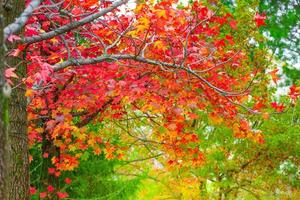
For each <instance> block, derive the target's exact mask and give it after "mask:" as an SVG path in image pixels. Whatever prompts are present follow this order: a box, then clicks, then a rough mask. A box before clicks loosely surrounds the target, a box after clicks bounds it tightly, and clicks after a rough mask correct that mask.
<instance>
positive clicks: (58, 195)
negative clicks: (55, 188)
mask: <svg viewBox="0 0 300 200" xmlns="http://www.w3.org/2000/svg"><path fill="white" fill-rule="evenodd" d="M56 195H57V197H58V198H59V199H65V198H67V197H68V196H69V195H68V193H66V192H57V193H56Z"/></svg>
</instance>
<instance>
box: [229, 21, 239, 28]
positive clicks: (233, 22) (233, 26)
mask: <svg viewBox="0 0 300 200" xmlns="http://www.w3.org/2000/svg"><path fill="white" fill-rule="evenodd" d="M229 25H230V27H231V28H232V29H234V30H237V26H236V25H237V22H236V21H235V20H231V21H230V22H229Z"/></svg>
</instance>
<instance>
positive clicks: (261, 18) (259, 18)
mask: <svg viewBox="0 0 300 200" xmlns="http://www.w3.org/2000/svg"><path fill="white" fill-rule="evenodd" d="M265 20H266V14H259V13H256V14H255V16H254V21H255V23H256V26H257V27H258V28H259V27H261V26H264V25H265Z"/></svg>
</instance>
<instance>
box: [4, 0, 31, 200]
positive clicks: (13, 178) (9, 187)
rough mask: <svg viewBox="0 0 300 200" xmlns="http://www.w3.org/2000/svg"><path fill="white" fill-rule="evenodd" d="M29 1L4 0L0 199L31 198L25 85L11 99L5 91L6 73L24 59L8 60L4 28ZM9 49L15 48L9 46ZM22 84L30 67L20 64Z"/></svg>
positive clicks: (14, 92) (22, 199) (13, 92)
mask: <svg viewBox="0 0 300 200" xmlns="http://www.w3.org/2000/svg"><path fill="white" fill-rule="evenodd" d="M24 4H25V1H20V0H2V1H1V4H0V5H4V6H0V7H1V8H0V15H1V16H0V18H1V19H2V23H1V24H0V26H1V32H0V35H1V36H0V44H1V46H0V59H1V64H0V89H1V91H0V199H1V200H2V199H3V200H25V199H29V192H28V189H29V166H28V165H29V163H28V141H27V122H26V121H27V115H26V98H25V95H24V94H25V85H24V84H22V85H20V86H18V87H16V88H15V89H13V90H12V93H11V96H10V98H9V97H6V96H7V95H5V94H4V92H3V87H5V80H4V75H3V73H4V70H5V68H6V67H7V66H6V64H5V63H7V64H8V66H10V67H14V66H15V65H16V64H17V63H18V62H20V60H19V59H18V58H7V57H5V54H6V52H5V48H4V45H3V28H4V27H5V26H7V25H8V24H10V23H11V22H13V21H14V20H15V18H17V17H18V16H19V15H20V14H21V13H22V11H23V10H24V7H25V5H24ZM6 46H7V47H8V49H10V48H12V47H10V46H9V44H7V43H6ZM17 74H18V76H19V79H18V81H21V80H22V78H23V77H25V76H26V66H25V65H18V67H17ZM15 85H17V84H15Z"/></svg>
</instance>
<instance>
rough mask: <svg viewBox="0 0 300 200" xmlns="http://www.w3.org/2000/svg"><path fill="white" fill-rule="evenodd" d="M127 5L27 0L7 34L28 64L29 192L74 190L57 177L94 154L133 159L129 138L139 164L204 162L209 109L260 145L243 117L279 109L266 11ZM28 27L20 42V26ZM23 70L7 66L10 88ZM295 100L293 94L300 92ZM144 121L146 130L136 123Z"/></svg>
mask: <svg viewBox="0 0 300 200" xmlns="http://www.w3.org/2000/svg"><path fill="white" fill-rule="evenodd" d="M127 3H128V2H127V1H125V0H123V1H122V0H119V1H113V2H110V1H80V0H78V1H72V0H64V1H57V2H56V1H50V0H49V1H48V0H46V1H43V2H41V1H39V0H33V1H28V3H27V8H26V9H25V14H24V17H23V18H22V17H21V18H19V21H17V22H16V23H15V24H11V25H9V26H7V28H6V29H4V37H5V39H7V40H8V41H10V42H19V45H18V46H17V48H14V49H10V51H9V52H8V55H9V56H11V57H17V58H21V59H24V60H26V63H27V76H26V78H24V79H23V80H21V82H25V84H26V86H27V91H26V94H25V96H26V97H27V100H28V102H29V105H28V107H27V112H28V122H29V124H28V139H29V145H30V148H31V149H33V150H34V151H33V153H32V155H31V156H30V158H29V160H30V162H32V163H34V165H38V163H36V161H38V162H41V166H40V168H41V171H42V173H41V175H40V176H39V177H38V178H39V179H38V180H39V182H38V185H39V188H38V191H37V188H36V186H37V185H34V184H32V185H31V189H30V192H31V194H32V195H34V194H36V195H38V196H39V198H42V199H43V198H50V199H51V198H59V199H62V198H66V197H68V193H67V192H66V191H65V190H64V187H63V186H62V185H68V184H70V183H71V182H72V180H71V179H70V178H69V177H66V179H65V180H64V184H59V183H58V182H59V180H61V179H60V177H61V176H62V173H65V172H66V171H72V170H75V169H76V168H78V166H79V163H80V161H84V160H86V159H87V156H88V155H89V153H92V154H94V155H103V154H104V155H105V158H106V159H108V160H109V159H119V160H123V161H125V162H129V163H130V162H131V161H129V160H128V159H127V158H128V157H129V154H131V151H132V149H130V146H131V145H130V144H132V145H134V146H135V148H137V149H135V151H137V152H138V151H141V152H143V154H142V155H144V156H145V157H144V158H139V157H137V158H135V159H134V160H132V162H138V161H140V160H144V159H145V160H148V159H153V158H157V157H162V155H163V157H164V159H161V162H162V163H163V164H164V165H166V166H168V167H169V168H170V170H176V169H184V168H191V167H192V168H197V167H200V166H202V165H203V164H204V163H205V162H206V160H207V158H206V155H205V152H204V151H203V149H202V148H201V137H202V135H201V132H199V133H198V132H196V131H195V130H196V129H195V127H197V124H199V123H203V122H201V121H202V115H204V116H205V117H207V118H208V119H209V120H210V121H211V123H212V124H213V125H216V126H217V125H220V124H222V125H223V126H225V127H227V128H230V129H231V130H232V133H233V136H234V138H239V139H243V138H247V139H250V140H251V141H252V142H254V143H255V144H256V143H257V144H263V143H265V140H264V137H263V133H262V132H261V131H259V130H256V129H254V128H253V127H252V124H251V121H250V120H247V119H244V118H245V117H246V116H248V114H249V113H250V114H254V115H259V116H260V117H261V118H263V117H265V118H267V117H268V116H267V115H268V113H269V112H282V111H283V110H284V105H283V104H281V103H278V102H272V103H270V102H271V97H269V92H268V83H269V80H271V79H272V80H273V81H274V82H275V83H276V81H277V79H278V77H277V75H276V73H277V71H276V69H275V70H273V71H271V72H270V73H265V71H266V69H267V68H268V65H269V64H270V62H269V59H266V57H264V56H263V55H265V54H266V51H265V50H264V49H260V48H258V47H257V46H256V43H257V42H260V41H261V40H263V37H262V35H261V34H260V33H259V28H260V27H261V26H263V25H264V24H265V22H264V20H265V18H266V16H265V15H263V14H260V13H258V12H256V11H253V12H251V11H249V13H248V15H240V16H238V15H234V14H233V13H231V12H230V10H229V9H228V8H227V7H226V6H223V5H222V4H217V2H214V1H212V2H208V3H204V2H198V1H194V2H193V3H190V4H188V5H187V6H183V5H182V4H179V2H178V1H176V0H173V1H171V0H166V1H160V2H155V1H147V2H146V3H139V4H138V5H136V7H135V8H134V9H132V8H130V7H126V6H125V4H127ZM123 4H124V5H123ZM122 5H123V6H122ZM251 6H255V4H253V5H251ZM239 9H244V7H240V8H239ZM26 10H27V11H26ZM26 12H30V14H32V16H31V17H30V18H28V13H26ZM25 18H26V19H25ZM17 20H18V19H17ZM25 23H26V27H25V33H24V37H18V36H17V35H15V32H16V31H17V30H18V29H20V28H21V27H20V26H18V28H15V27H16V26H17V25H20V24H21V25H25ZM253 41H254V43H253ZM16 68H17V66H10V67H9V68H8V69H6V70H5V78H6V79H5V80H6V82H7V84H10V85H12V84H13V82H14V80H15V79H16V78H17V75H16V74H15V73H14V72H15V71H17V69H16ZM19 81H20V80H19ZM7 84H6V85H7ZM19 84H21V83H15V84H14V85H13V86H10V87H18V85H19ZM15 85H16V86H15ZM291 96H292V100H291V101H296V99H297V98H298V97H299V87H297V86H293V87H292V89H291ZM270 110H271V111H270ZM141 120H146V121H143V122H142V124H144V123H147V124H150V125H145V124H144V125H140V129H139V130H138V129H137V127H138V126H136V125H134V124H135V123H141ZM141 145H143V146H144V147H143V148H139V146H141ZM136 146H137V147H136ZM87 152H89V153H87ZM157 152H160V153H157ZM161 152H163V153H161Z"/></svg>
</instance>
